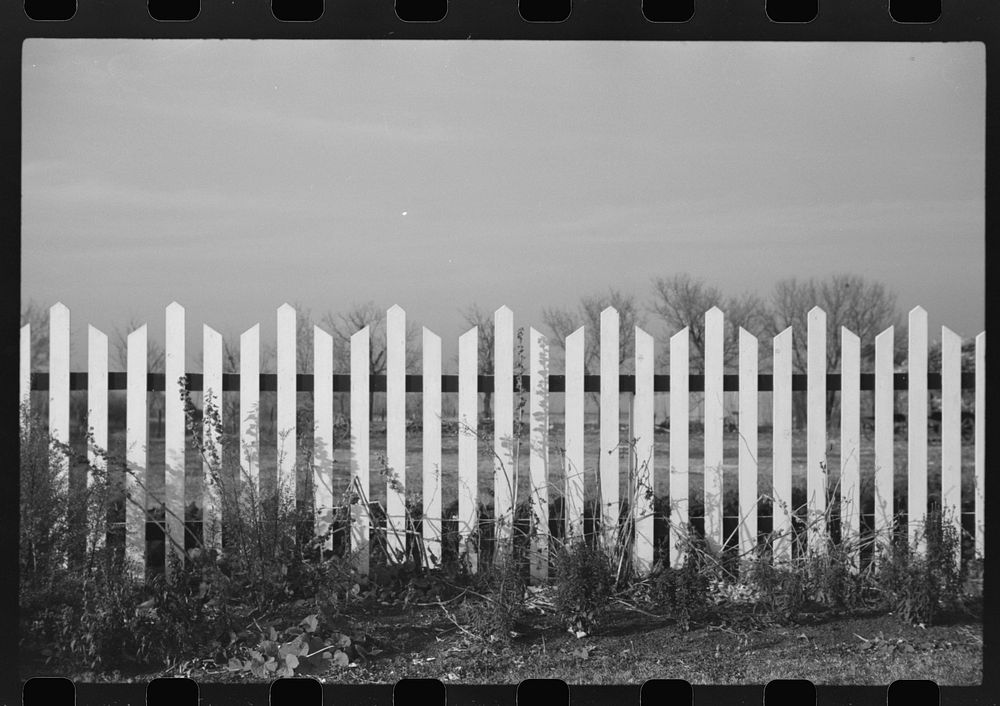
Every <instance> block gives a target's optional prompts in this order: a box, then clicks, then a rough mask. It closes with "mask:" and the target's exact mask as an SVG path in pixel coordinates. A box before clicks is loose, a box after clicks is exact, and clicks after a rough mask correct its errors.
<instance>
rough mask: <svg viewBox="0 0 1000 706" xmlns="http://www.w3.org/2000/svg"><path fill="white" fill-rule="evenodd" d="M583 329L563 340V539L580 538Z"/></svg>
mask: <svg viewBox="0 0 1000 706" xmlns="http://www.w3.org/2000/svg"><path fill="white" fill-rule="evenodd" d="M583 347H584V329H583V327H582V326H581V327H580V328H578V329H577V330H576V331H574V332H573V333H571V334H570V335H569V336H567V337H566V400H565V402H566V415H565V429H564V432H565V446H566V464H565V474H566V537H567V539H569V540H571V541H572V540H579V539H582V538H583V498H584V487H585V477H586V476H585V466H584V463H585V461H584V445H583V437H584V407H585V404H586V402H585V397H584V393H583Z"/></svg>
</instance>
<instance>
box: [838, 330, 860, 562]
mask: <svg viewBox="0 0 1000 706" xmlns="http://www.w3.org/2000/svg"><path fill="white" fill-rule="evenodd" d="M840 350H841V353H840V536H841V541H842V542H843V543H846V544H847V550H848V555H849V556H850V558H851V564H852V566H853V567H854V568H855V569H859V568H860V561H861V554H860V551H859V547H858V541H859V540H860V538H861V416H860V415H861V412H860V410H861V339H860V338H858V336H857V335H856V334H854V333H852V332H851V331H848V330H847V329H846V328H844V327H841V329H840Z"/></svg>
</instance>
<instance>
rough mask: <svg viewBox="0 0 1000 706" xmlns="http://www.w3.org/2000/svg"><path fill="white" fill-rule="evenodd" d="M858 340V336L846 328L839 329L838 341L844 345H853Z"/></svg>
mask: <svg viewBox="0 0 1000 706" xmlns="http://www.w3.org/2000/svg"><path fill="white" fill-rule="evenodd" d="M858 339H859V336H858V334H856V333H854V331H852V330H851V329H849V328H847V327H846V326H841V327H840V340H841V341H842V342H843V343H845V344H846V343H851V344H853V343H854V342H855V341H857V340H858Z"/></svg>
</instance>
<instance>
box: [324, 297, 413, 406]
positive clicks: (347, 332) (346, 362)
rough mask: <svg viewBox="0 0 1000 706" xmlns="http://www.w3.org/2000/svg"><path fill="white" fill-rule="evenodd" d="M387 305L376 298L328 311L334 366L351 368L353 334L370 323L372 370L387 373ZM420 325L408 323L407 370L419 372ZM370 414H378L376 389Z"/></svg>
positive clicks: (343, 370)
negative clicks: (335, 312)
mask: <svg viewBox="0 0 1000 706" xmlns="http://www.w3.org/2000/svg"><path fill="white" fill-rule="evenodd" d="M385 316H386V311H385V309H381V308H379V307H377V306H376V305H375V303H374V302H367V303H365V304H354V305H352V306H351V307H350V308H349V309H347V310H346V311H343V312H340V313H338V314H334V313H333V312H327V313H326V314H325V315H324V316H323V322H322V323H323V324H324V326H325V327H326V328H328V329H329V330H330V332H331V334H333V338H334V348H335V351H339V354H337V355H335V360H334V367H335V369H336V370H337V371H338V372H342V373H345V372H350V350H351V336H353V335H354V334H355V333H357V332H358V331H360V330H361V329H363V328H364V327H366V326H368V327H370V331H369V336H370V341H371V344H370V346H369V352H368V357H369V360H368V371H369V374H370V375H385V372H386V365H387V360H386V338H385ZM418 332H419V331H418V327H417V326H416V325H415V324H413V323H412V322H409V321H408V322H407V324H406V370H407V372H411V373H413V372H416V370H417V366H418V364H419V361H420V355H419V353H418V351H417V350H416V345H415V341H416V340H417V337H418V336H417V334H418ZM368 402H369V405H368V413H369V415H374V411H375V404H374V402H375V393H374V392H369V400H368Z"/></svg>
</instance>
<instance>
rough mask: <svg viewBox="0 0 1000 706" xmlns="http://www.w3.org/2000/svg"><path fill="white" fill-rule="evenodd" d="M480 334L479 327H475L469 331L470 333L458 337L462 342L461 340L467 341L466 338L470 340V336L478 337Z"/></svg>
mask: <svg viewBox="0 0 1000 706" xmlns="http://www.w3.org/2000/svg"><path fill="white" fill-rule="evenodd" d="M478 334H479V327H478V326H473V327H472V328H470V329H469V330H468V331H466V332H465V333H463V334H462V335H461V336H459V337H458V340H460V341H461V340H463V339H466V338H469V337H470V336H476V335H478Z"/></svg>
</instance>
